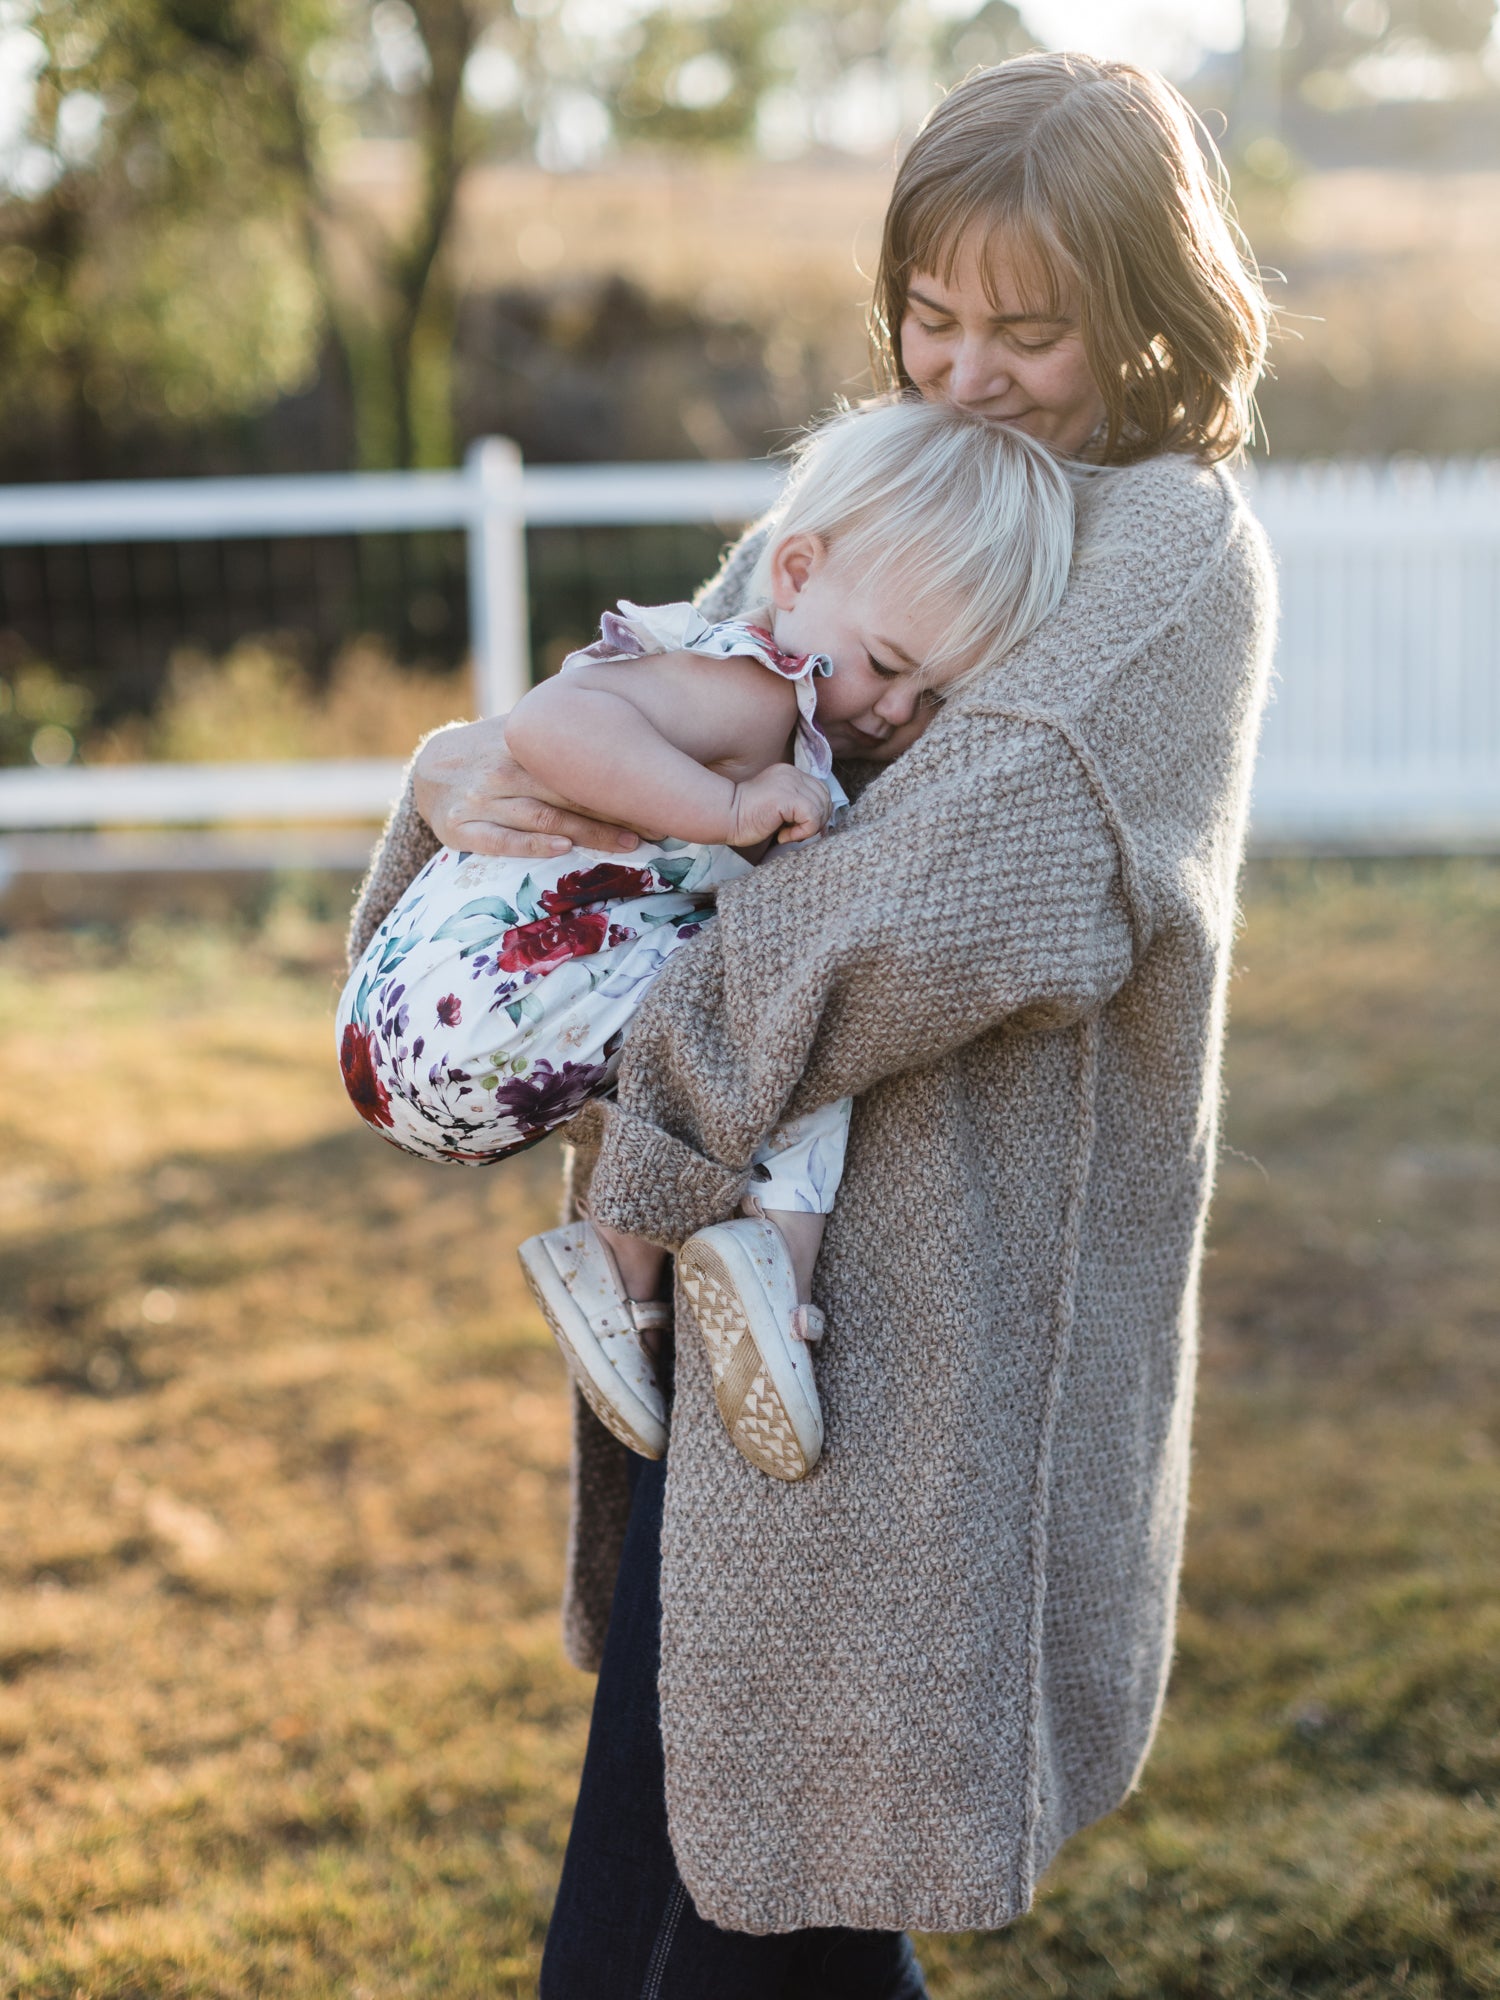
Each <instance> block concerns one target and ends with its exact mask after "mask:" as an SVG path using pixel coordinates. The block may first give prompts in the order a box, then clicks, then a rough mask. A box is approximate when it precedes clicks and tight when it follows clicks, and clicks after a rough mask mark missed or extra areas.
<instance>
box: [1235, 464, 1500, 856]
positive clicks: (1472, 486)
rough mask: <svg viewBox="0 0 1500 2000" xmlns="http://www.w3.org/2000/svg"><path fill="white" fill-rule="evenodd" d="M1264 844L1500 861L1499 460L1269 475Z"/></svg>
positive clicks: (1265, 492)
mask: <svg viewBox="0 0 1500 2000" xmlns="http://www.w3.org/2000/svg"><path fill="white" fill-rule="evenodd" d="M1250 488H1251V498H1252V501H1253V504H1254V506H1255V509H1256V512H1257V513H1258V514H1259V516H1260V518H1261V520H1262V521H1263V522H1264V524H1265V527H1266V531H1267V533H1268V534H1269V536H1270V539H1271V544H1272V547H1273V548H1274V549H1275V552H1276V559H1277V568H1278V571H1279V573H1280V580H1281V629H1280V637H1279V641H1278V645H1277V655H1276V670H1277V680H1276V687H1275V691H1274V696H1273V699H1272V703H1271V706H1270V709H1269V710H1268V712H1267V715H1266V723H1265V730H1264V733H1263V735H1262V738H1261V748H1260V757H1259V761H1258V764H1257V767H1256V778H1255V800H1254V811H1253V818H1252V825H1253V832H1254V836H1255V838H1256V839H1257V841H1258V842H1259V843H1261V844H1267V845H1269V844H1279V845H1289V846H1298V845H1304V846H1327V845H1333V846H1341V845H1351V846H1370V847H1381V846H1384V847H1388V848H1403V847H1411V848H1418V849H1435V850H1442V849H1445V848H1455V847H1460V848H1461V847H1492V846H1500V462H1497V461H1494V460H1447V461H1440V462H1432V461H1423V460H1416V461H1410V462H1406V461H1399V460H1398V461H1394V462H1391V463H1387V464H1348V463H1344V464H1327V465H1316V464H1307V465H1290V466H1275V467H1271V468H1268V469H1266V470H1264V471H1261V472H1260V473H1259V474H1257V475H1256V476H1255V477H1254V478H1253V479H1251V481H1250Z"/></svg>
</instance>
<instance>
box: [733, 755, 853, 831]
mask: <svg viewBox="0 0 1500 2000" xmlns="http://www.w3.org/2000/svg"><path fill="white" fill-rule="evenodd" d="M831 811H832V801H831V800H830V798H829V796H828V787H827V786H826V785H825V784H824V783H823V781H822V780H821V779H820V778H813V777H810V776H809V775H808V773H807V772H806V771H799V770H798V769H797V768H796V766H795V765H794V764H772V765H771V766H770V767H769V768H768V769H767V770H764V771H760V772H757V774H756V775H755V777H753V778H749V779H747V780H746V781H745V782H744V784H741V785H736V786H735V788H734V804H733V805H732V806H731V807H730V814H729V820H730V834H729V843H728V844H729V845H730V846H731V847H758V846H759V845H760V843H761V842H762V841H763V840H771V839H776V840H780V841H788V840H811V839H812V837H813V835H814V834H818V833H821V832H822V831H823V829H824V827H825V826H827V824H828V815H829V813H830V812H831Z"/></svg>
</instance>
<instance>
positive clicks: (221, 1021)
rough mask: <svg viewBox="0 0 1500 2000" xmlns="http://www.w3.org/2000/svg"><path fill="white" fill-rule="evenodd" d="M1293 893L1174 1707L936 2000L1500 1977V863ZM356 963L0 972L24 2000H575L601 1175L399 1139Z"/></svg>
mask: <svg viewBox="0 0 1500 2000" xmlns="http://www.w3.org/2000/svg"><path fill="white" fill-rule="evenodd" d="M1246 901H1247V924H1246V929H1245V934H1244V938H1243V945H1242V950H1241V954H1240V958H1241V969H1240V972H1239V975H1238V977H1237V980H1236V984H1235V989H1234V1000H1233V1029H1232V1037H1231V1059H1230V1097H1229V1135H1230V1140H1231V1143H1232V1146H1233V1148H1234V1150H1233V1151H1232V1152H1231V1153H1230V1154H1229V1155H1228V1157H1227V1160H1226V1164H1225V1169H1224V1173H1223V1178H1222V1185H1221V1193H1220V1197H1219V1202H1218V1207H1217V1212H1216V1218H1215V1227H1214V1231H1213V1239H1212V1249H1211V1255H1210V1258H1209V1262H1208V1268H1207V1276H1206V1329H1205V1352H1204V1367H1203V1381H1202V1403H1201V1412H1200V1419H1199V1427H1198V1432H1197V1458H1196V1490H1195V1504H1194V1510H1193V1518H1192V1524H1191V1531H1190V1542H1189V1552H1188V1563H1187V1573H1186V1578H1185V1586H1184V1611H1183V1619H1182V1629H1181V1644H1180V1650H1179V1660H1178V1666H1177V1671H1176V1675H1175V1678H1174V1682H1173V1687H1172V1694H1171V1698H1170V1702H1169V1707H1168V1713H1167V1717H1166V1720H1165V1723H1164V1726H1163V1729H1162V1732H1161V1736H1160V1740H1159V1743H1158V1747H1157V1750H1156V1753H1155V1755H1154V1757H1153V1759H1152V1762H1151V1764H1150V1767H1149V1769H1148V1771H1147V1774H1146V1778H1145V1782H1144V1784H1143V1785H1142V1787H1141V1789H1140V1791H1139V1793H1138V1795H1137V1796H1136V1797H1135V1798H1134V1799H1133V1800H1132V1801H1131V1802H1130V1804H1129V1805H1128V1806H1127V1807H1126V1808H1125V1810H1123V1811H1122V1812H1121V1813H1119V1814H1117V1815H1116V1816H1115V1817H1113V1818H1112V1819H1111V1820H1109V1821H1107V1822H1105V1823H1104V1824H1102V1825H1101V1826H1099V1827H1097V1828H1095V1829H1094V1830H1093V1831H1092V1832H1090V1833H1089V1834H1087V1835H1085V1836H1083V1837H1082V1838H1081V1839H1079V1840H1078V1841H1077V1842H1075V1843H1074V1845H1073V1846H1072V1848H1071V1849H1070V1850H1069V1851H1068V1852H1067V1853H1066V1854H1065V1855H1064V1856H1063V1858H1062V1859H1061V1861H1060V1862H1059V1864H1058V1866H1057V1867H1056V1868H1055V1869H1054V1871H1053V1873H1052V1875H1051V1877H1050V1878H1049V1882H1048V1885H1047V1890H1046V1893H1045V1895H1044V1896H1043V1897H1042V1899H1041V1901H1040V1903H1039V1905H1038V1908H1037V1910H1036V1912H1035V1913H1034V1914H1033V1915H1032V1916H1031V1917H1030V1918H1028V1919H1027V1920H1026V1921H1024V1922H1023V1923H1021V1924H1019V1925H1017V1926H1016V1927H1015V1928H1014V1930H1013V1931H1012V1932H1010V1933H1008V1934H1006V1935H1004V1936H1001V1937H995V1938H962V1939H928V1940H925V1941H924V1942H923V1952H924V1956H925V1958H926V1960H927V1962H928V1965H929V1967H930V1970H931V1979H932V1989H933V1993H934V1995H935V1996H938V2000H981V1996H983V2000H1044V1996H1067V2000H1106V1996H1111V2000H1112V1997H1113V1996H1121V2000H1161V1997H1162V1996H1166V2000H1189V1996H1192V1997H1193V2000H1197V1997H1198V1996H1203V2000H1210V1997H1211V2000H1252V1996H1255V2000H1276V1996H1285V2000H1290V1996H1293V1995H1301V1996H1318V2000H1325V1996H1326V2000H1333V1997H1334V1996H1339V2000H1386V1996H1389V1995H1401V1996H1405V2000H1438V1996H1443V2000H1448V1996H1475V2000H1478V1996H1481V1995H1493V1994H1495V1993H1496V1992H1497V1991H1500V1887H1497V1884H1500V1811H1497V1803H1500V1698H1497V1687H1496V1674H1495V1665H1494V1662H1495V1658H1496V1651H1497V1644H1500V1595H1497V1591H1496V1583H1495V1576H1494V1566H1493V1558H1494V1551H1495V1548H1496V1546H1497V1545H1500V1348H1497V1345H1496V1342H1495V1338H1494V1336H1495V1331H1496V1299H1497V1295H1500V1229H1497V1228H1496V1226H1495V1225H1496V1221H1497V1209H1500V1038H1497V1036H1496V1034H1495V1025H1494V1024H1495V1007H1494V993H1495V986H1496V971H1497V958H1500V954H1497V930H1500V868H1497V867H1495V866H1493V865H1490V864H1485V863H1481V862H1462V861H1455V862H1450V863H1433V864H1427V865H1416V864H1410V865H1398V864H1376V863H1332V862H1328V863H1320V864H1315V865H1314V864H1293V863H1281V864H1263V865H1262V866H1261V867H1259V868H1258V869H1257V871H1256V872H1255V873H1254V875H1253V876H1252V878H1251V880H1250V883H1249V885H1248V889H1247V899H1246ZM336 963H337V927H336V924H334V923H333V922H331V921H329V920H328V919H327V918H326V917H320V916H319V915H317V914H316V911H315V906H314V902H313V900H312V898H311V897H310V895H307V894H303V895H298V894H294V893H292V892H290V891H288V892H287V893H286V894H284V895H283V896H281V897H280V898H279V899H277V900H275V901H274V902H273V903H272V904H271V906H270V907H269V908H268V909H267V910H266V911H264V912H263V913H262V914H261V915H260V917H259V918H258V919H257V920H256V921H255V922H253V923H251V922H247V921H234V920H230V919H226V920H225V921H224V922H223V923H221V924H218V925H216V926H206V925H204V924H201V923H200V924H197V925H193V926H188V925H173V924H172V923H170V922H168V921H166V920H164V919H157V920H154V921H152V920H141V921H138V922H137V923H135V924H134V925H133V926H132V927H131V928H130V929H129V930H128V931H127V932H124V933H113V934H112V933H109V932H106V931H102V930H101V931H95V932H80V933H73V934H60V933H45V932H23V933H18V934H16V935H14V936H12V937H11V938H9V939H8V940H6V941H5V942H3V944H0V1050H3V1055H0V1065H3V1072H0V1073H3V1078H4V1089H3V1092H0V1185H3V1202H0V1371H3V1381H4V1393H3V1399H0V1518H3V1520H4V1523H5V1534H4V1538H3V1541H0V1993H3V1994H4V1995H6V1996H13V2000H179V1996H182V2000H186V1996H193V1997H194V2000H197V1996H215V2000H243V1996H247V1995H258V1994H274V1995H276V1996H278V2000H314V1996H318V2000H322V1996H335V1995H338V1996H345V1997H346V2000H395V1996H403V2000H405V1996H412V2000H417V1996H434V2000H435V1996H439V1995H441V1996H444V2000H481V1996H483V2000H503V1996H520V1995H525V1994H529V1993H531V1992H532V1991H533V1990H534V1982H535V1969H536V1964H537V1959H538V1954H539V1949H540V1940H541V1937H542V1934H543V1930H544V1926H545V1921H546V1912H547V1907H548V1900H549V1894H550V1890H551V1887H552V1884H553V1881H554V1879H555V1875H556V1870H557V1867H558V1862H559V1857H560V1854H561V1849H562V1843H563V1840H564V1838H565V1834H566V1828H567V1820H568V1812H569V1806H570V1801H571V1794H572V1788H573V1785H574V1782H575V1779H576V1773H577V1767H578V1761H579V1758H580V1755H581V1751H582V1745H583V1736H584V1729H585V1724H586V1718H587V1711H588V1701H589V1691H590V1683H589V1682H588V1680H587V1679H586V1678H585V1677H583V1676H582V1675H579V1674H576V1673H574V1672H573V1671H572V1670H571V1669H569V1668H568V1667H567V1666H566V1665H565V1664H564V1663H563V1660H562V1657H561V1653H560V1649H559V1643H558V1637H557V1626H556V1600H557V1595H558V1589H559V1581H560V1556H561V1542H562V1532H563V1520H564V1512H565V1506H566V1436H565V1428H566V1426H565V1405H564V1394H563V1377H562V1370H561V1367H560V1364H559V1363H558V1361H557V1360H556V1358H555V1356H554V1354H553V1353H552V1351H551V1349H550V1347H549V1345H548V1343H547V1341H546V1338H545V1335H544V1333H543V1331H542V1329H541V1327H540V1325H539V1323H538V1321H537V1318H536V1316H535V1313H534V1311H533V1310H532V1307H531V1305H530V1302H529V1300H528V1299H527V1298H526V1297H525V1295H524V1294H523V1291H522V1288H521V1286H520V1284H519V1282H518V1278H517V1274H516V1272H515V1270H514V1268H513V1259H512V1255H511V1250H512V1246H513V1244H514V1242H515V1240H516V1238H517V1236H518V1235H519V1234H521V1233H522V1232H523V1231H524V1230H526V1229H529V1228H532V1227H535V1226H537V1225H538V1224H539V1223H541V1222H543V1221H544V1219H545V1218H546V1217H547V1216H548V1215H549V1214H550V1212H551V1204H552V1201H553V1191H552V1182H553V1178H554V1168H555V1158H554V1156H553V1155H552V1153H551V1152H550V1150H544V1151H542V1152H538V1153H533V1154H531V1155H530V1156H528V1158H527V1159H526V1160H525V1161H523V1162H521V1163H519V1164H518V1165H516V1166H515V1167H512V1168H511V1169H509V1170H508V1171H506V1172H504V1173H499V1174H487V1173H483V1172H475V1173H473V1174H447V1173H443V1172H441V1171H438V1170H435V1169H433V1168H430V1167H426V1166H423V1165H420V1164H418V1163H416V1162H411V1161H407V1160H404V1159H402V1158H401V1157H399V1156H398V1155H397V1154H395V1153H394V1152H392V1151H390V1150H388V1149H386V1148H384V1147H381V1146H377V1145H375V1144H373V1143H372V1142H371V1140H370V1138H369V1136H368V1134H367V1133H366V1132H365V1131H364V1130H363V1129H362V1128H360V1127H359V1125H358V1124H357V1121H355V1119H354V1118H353V1116H352V1114H351V1113H350V1112H349V1110H348V1107H347V1105H346V1104H345V1103H344V1101H343V1098H342V1093H341V1091H340V1089H339V1086H338V1083H337V1081H336V1079H335V1076H334V1072H333V1066H332V1061H331V1048H330V1041H331V1037H330V1030H329V1015H330V1010H331V1006H332V1001H333V997H334V992H335V981H336V971H335V967H336ZM705 2000H707V1996H705Z"/></svg>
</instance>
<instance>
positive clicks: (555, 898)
mask: <svg viewBox="0 0 1500 2000" xmlns="http://www.w3.org/2000/svg"><path fill="white" fill-rule="evenodd" d="M651 889H652V881H651V870H650V869H649V868H626V867H625V866H624V865H623V863H621V862H619V861H596V862H595V864H594V866H593V867H592V868H576V869H574V871H573V873H572V874H571V875H562V876H559V878H558V883H557V887H556V888H555V889H544V890H543V891H542V895H541V905H542V908H543V909H544V910H545V911H546V912H547V914H548V915H549V916H553V917H560V916H562V915H563V914H564V912H565V911H568V910H581V909H583V908H584V907H585V906H586V905H587V904H589V903H606V902H614V903H620V902H624V900H625V899H626V898H627V897H628V896H649V895H650V893H651Z"/></svg>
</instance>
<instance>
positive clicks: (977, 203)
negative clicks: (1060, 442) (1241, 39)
mask: <svg viewBox="0 0 1500 2000" xmlns="http://www.w3.org/2000/svg"><path fill="white" fill-rule="evenodd" d="M975 228H978V229H979V230H981V231H982V232H984V233H985V234H988V233H989V232H990V231H991V230H998V231H999V232H1001V233H1002V235H1003V236H1004V237H1005V238H1006V239H1007V247H1008V248H1011V249H1012V250H1013V251H1014V254H1015V255H1016V257H1017V259H1018V260H1019V262H1020V264H1021V269H1022V276H1023V281H1024V282H1025V284H1026V286H1027V292H1028V305H1034V307H1035V309H1036V311H1037V312H1038V315H1039V316H1041V317H1046V318H1055V317H1059V316H1061V312H1062V297H1063V295H1064V293H1065V292H1066V291H1067V290H1069V289H1072V290H1073V291H1075V292H1076V296H1077V300H1078V310H1079V316H1080V332H1081V334H1082V338H1083V345H1084V351H1085V353H1086V355H1087V357H1088V362H1089V366H1090V369H1091V371H1092V373H1093V377H1094V381H1095V382H1096V384H1097V385H1098V388H1099V393H1100V395H1101V396H1102V397H1103V399H1104V406H1105V412H1106V423H1107V429H1106V432H1105V436H1104V440H1103V444H1102V449H1100V450H1099V451H1098V452H1097V453H1095V454H1091V456H1097V457H1099V458H1101V459H1102V460H1103V461H1104V462H1105V463H1107V464H1114V465H1128V464H1131V463H1133V462H1134V461H1135V460H1137V459H1142V458H1148V457H1151V456H1152V455H1153V454H1154V453H1156V452H1160V451H1183V452H1194V453H1196V454H1197V455H1198V456H1199V457H1201V458H1204V459H1209V460H1213V459H1221V458H1227V457H1229V456H1231V454H1233V453H1234V452H1236V451H1238V450H1240V449H1241V448H1242V447H1243V446H1244V445H1245V444H1246V443H1247V442H1248V441H1249V439H1250V438H1251V436H1252V435H1253V432H1254V428H1255V421H1256V418H1255V404H1254V391H1255V384H1256V382H1257V380H1258V379H1259V376H1260V372H1261V368H1262V365H1263V363H1264V359H1265V351H1266V339H1267V333H1268V329H1269V325H1270V310H1269V307H1268V306H1267V303H1266V298H1265V293H1264V292H1263V290H1262V288H1261V281H1260V274H1259V272H1258V270H1257V269H1256V266H1255V261H1254V259H1253V257H1252V256H1251V254H1250V250H1249V246H1248V245H1247V244H1246V242H1245V239H1244V237H1243V235H1242V234H1241V232H1240V230H1239V227H1238V225H1237V223H1236V222H1235V219H1234V214H1233V210H1232V208H1231V207H1230V203H1229V189H1228V177H1227V175H1226V173H1225V171H1224V165H1223V162H1222V160H1221V159H1220V158H1219V155H1218V152H1217V150H1216V149H1215V147H1214V144H1213V141H1212V139H1211V138H1210V137H1209V136H1208V134H1207V132H1206V131H1205V130H1204V128H1203V126H1202V124H1201V122H1200V121H1199V120H1197V119H1196V118H1195V116H1194V113H1193V112H1192V110H1191V109H1190V107H1189V106H1188V104H1187V103H1186V102H1185V100H1184V99H1183V98H1182V97H1181V96H1180V95H1179V93H1178V92H1177V91H1175V90H1174V89H1173V88H1172V86H1171V85H1170V84H1169V83H1168V82H1167V81H1166V80H1165V79H1164V78H1163V77H1160V76H1156V75H1154V74H1153V73H1152V72H1151V71H1149V70H1142V69H1136V68H1135V67H1133V65H1131V64H1130V63H1120V62H1096V61H1094V60H1093V59H1092V58H1090V57H1088V56H1078V55H1032V56H1016V57H1014V58H1013V59H1012V60H1011V61H1009V62H1003V63H998V64H996V66H995V67H994V68H993V69H983V70H976V71H975V72H974V73H973V74H972V75H971V76H968V77H966V78H965V79H964V81H963V82H962V83H960V84H958V85H957V86H956V87H955V88H954V89H953V90H951V91H950V92H949V93H948V95H947V96H946V97H945V98H944V99H943V101H942V102H941V104H939V105H938V106H937V108H936V109H935V110H934V111H933V113H932V114H931V116H930V117H929V118H928V120H927V122H926V124H925V125H924V126H923V127H922V129H921V131H920V132H919V133H918V135H917V137H916V139H915V140H914V141H913V143H912V146H911V149H910V151H909V152H908V153H907V155H906V158H905V159H904V160H903V161H902V163H901V167H900V170H899V172H898V173H897V175H896V185H895V188H894V189H893V191H892V194H891V201H890V206H889V208H888V209H887V210H886V218H885V233H884V237H883V240H882V242H881V246H880V264H879V267H878V269H877V271H876V274H875V294H874V298H873V300H872V302H871V311H870V334H871V342H872V346H873V349H874V360H875V371H876V377H877V380H879V381H880V383H881V384H882V386H884V387H888V388H897V387H904V386H909V384H910V381H911V378H910V376H909V375H908V374H907V373H906V370H905V368H904V366H903V365H902V361H901V322H902V320H903V319H904V318H905V316H906V304H907V286H908V284H909V283H910V280H911V278H912V276H913V274H914V273H916V272H919V271H926V272H930V273H932V275H933V276H935V277H939V278H941V279H942V280H943V282H944V283H945V284H946V283H949V282H951V280H952V276H953V271H954V269H955V267H956V263H957V259H958V256H959V253H960V250H961V248H962V246H963V244H964V242H965V239H966V238H968V236H969V234H970V232H971V231H972V230H973V229H975ZM981 268H983V259H981Z"/></svg>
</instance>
